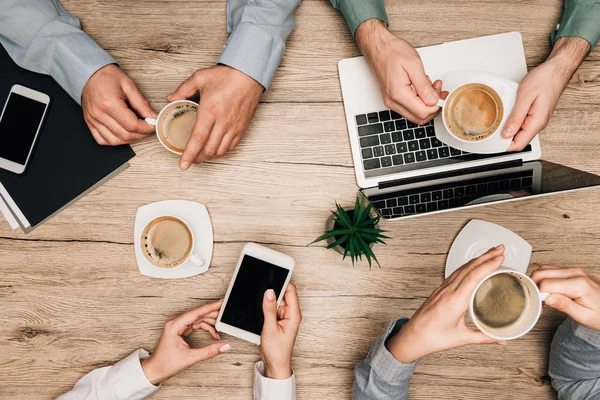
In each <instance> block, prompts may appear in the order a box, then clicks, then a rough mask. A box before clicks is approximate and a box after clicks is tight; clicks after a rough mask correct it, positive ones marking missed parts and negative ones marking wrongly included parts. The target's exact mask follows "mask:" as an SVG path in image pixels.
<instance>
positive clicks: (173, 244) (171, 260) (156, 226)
mask: <svg viewBox="0 0 600 400" xmlns="http://www.w3.org/2000/svg"><path fill="white" fill-rule="evenodd" d="M140 243H141V246H142V252H143V253H144V255H145V256H146V259H147V260H148V261H149V262H150V263H152V264H153V265H155V266H157V267H161V268H173V267H177V266H179V265H181V264H182V263H183V262H185V261H186V260H187V259H188V257H189V256H190V253H191V251H192V248H193V243H194V240H193V237H192V232H191V231H190V228H189V227H188V226H187V224H186V223H185V222H183V221H182V220H180V219H178V218H175V217H171V216H163V217H158V218H156V219H154V220H152V221H151V222H150V223H148V225H146V227H145V228H144V230H143V232H142V237H141V240H140Z"/></svg>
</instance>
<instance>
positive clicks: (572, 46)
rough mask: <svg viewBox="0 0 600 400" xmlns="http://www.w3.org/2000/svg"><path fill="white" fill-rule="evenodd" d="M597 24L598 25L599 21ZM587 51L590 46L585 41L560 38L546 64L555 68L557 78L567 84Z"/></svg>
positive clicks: (574, 38) (575, 38)
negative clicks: (550, 64)
mask: <svg viewBox="0 0 600 400" xmlns="http://www.w3.org/2000/svg"><path fill="white" fill-rule="evenodd" d="M598 23H599V24H600V21H599V22H598ZM589 50H590V45H589V43H588V42H587V41H586V40H585V39H581V38H578V37H564V38H560V39H559V40H558V41H557V42H556V44H555V45H554V48H553V49H552V52H551V53H550V55H549V56H548V59H547V60H546V62H548V63H552V64H554V65H555V66H556V74H557V78H560V79H562V80H564V81H566V82H568V80H569V79H570V78H571V76H573V74H574V73H575V71H577V68H579V66H580V65H581V63H582V62H583V59H584V58H585V56H586V55H587V54H588V52H589Z"/></svg>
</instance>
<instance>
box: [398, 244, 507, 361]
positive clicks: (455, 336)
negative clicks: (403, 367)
mask: <svg viewBox="0 0 600 400" xmlns="http://www.w3.org/2000/svg"><path fill="white" fill-rule="evenodd" d="M503 262H504V246H498V247H496V248H494V249H491V250H489V251H488V252H487V253H485V254H484V255H482V256H481V257H478V258H475V259H473V260H471V261H470V262H468V263H467V264H465V265H463V266H462V267H460V268H459V269H457V270H456V271H454V273H453V274H452V275H450V276H449V277H448V279H446V280H445V281H444V283H443V284H442V285H441V286H440V287H439V288H437V289H436V290H435V291H434V292H433V294H432V295H431V296H430V297H429V299H427V300H426V301H425V303H423V305H421V307H419V309H418V310H417V312H416V313H415V314H414V315H413V316H412V317H411V319H410V320H409V321H408V322H407V323H406V324H405V325H404V326H403V327H402V329H401V330H400V332H398V333H397V334H396V335H394V336H393V337H391V338H389V339H388V341H387V343H386V347H387V348H388V350H389V351H390V352H391V353H392V355H393V356H394V357H395V358H396V359H397V360H398V361H400V362H402V363H405V364H410V363H412V362H414V361H416V360H418V359H419V358H422V357H424V356H426V355H428V354H431V353H435V352H438V351H442V350H448V349H452V348H455V347H460V346H464V345H467V344H484V343H498V344H502V345H504V344H506V343H507V342H506V341H505V340H499V339H494V338H491V337H489V336H487V335H485V334H484V333H483V332H481V331H478V330H476V329H472V328H470V327H468V326H467V324H466V323H465V314H466V313H467V311H468V310H469V302H470V300H471V296H472V294H473V291H474V290H475V288H476V287H477V285H478V284H479V283H480V282H481V280H482V279H484V278H485V277H486V276H488V275H489V274H491V273H493V272H494V271H496V270H498V269H499V268H500V266H501V265H502V263H503Z"/></svg>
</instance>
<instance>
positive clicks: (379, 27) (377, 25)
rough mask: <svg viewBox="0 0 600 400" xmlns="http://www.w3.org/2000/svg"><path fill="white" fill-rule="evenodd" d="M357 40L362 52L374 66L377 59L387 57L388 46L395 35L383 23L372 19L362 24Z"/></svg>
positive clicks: (358, 30) (356, 35)
mask: <svg viewBox="0 0 600 400" xmlns="http://www.w3.org/2000/svg"><path fill="white" fill-rule="evenodd" d="M355 38H356V44H357V45H358V48H359V49H360V52H361V53H362V55H363V56H365V58H366V59H367V60H368V61H369V63H371V64H372V63H373V62H375V60H376V59H377V57H379V56H382V55H383V56H385V54H386V46H387V44H388V42H389V40H390V39H392V38H393V35H392V33H391V32H390V31H389V30H388V29H387V26H386V25H385V23H384V22H383V21H381V20H378V19H370V20H368V21H365V22H363V23H362V24H360V26H359V27H358V29H357V30H356V34H355Z"/></svg>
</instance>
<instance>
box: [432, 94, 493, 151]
mask: <svg viewBox="0 0 600 400" xmlns="http://www.w3.org/2000/svg"><path fill="white" fill-rule="evenodd" d="M443 113H444V121H445V123H446V126H447V128H448V130H449V131H450V133H451V134H452V135H454V136H455V137H456V138H458V139H461V140H464V141H467V142H479V141H481V140H484V139H487V138H488V137H490V136H492V134H494V132H496V131H497V130H498V128H499V126H500V124H501V123H502V118H503V116H504V106H503V103H502V100H501V99H500V95H499V94H498V93H497V92H496V91H495V90H494V89H492V88H491V87H489V86H487V85H484V84H482V83H469V84H466V85H463V86H461V87H459V88H458V89H456V90H455V91H453V92H452V93H450V95H449V96H448V98H447V99H446V101H445V104H444V110H443Z"/></svg>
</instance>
